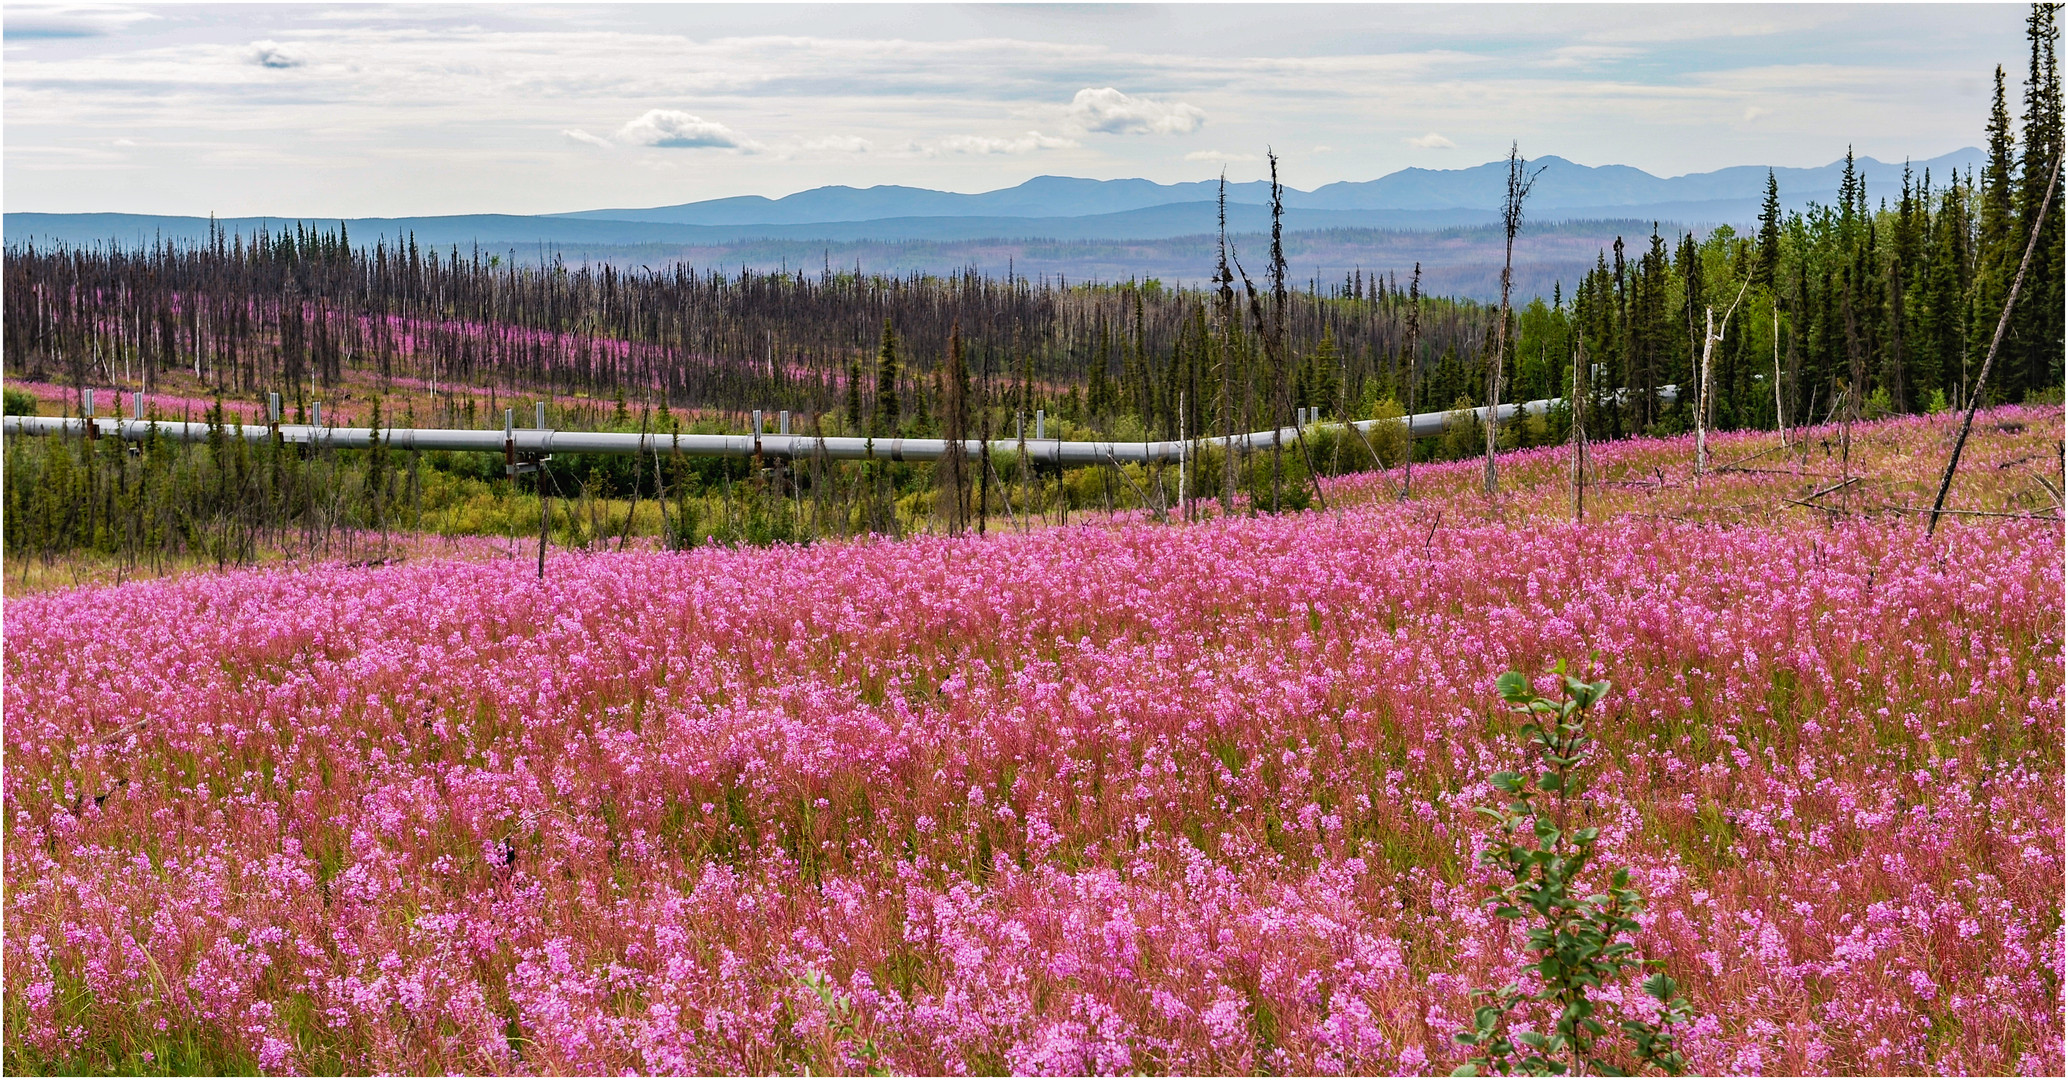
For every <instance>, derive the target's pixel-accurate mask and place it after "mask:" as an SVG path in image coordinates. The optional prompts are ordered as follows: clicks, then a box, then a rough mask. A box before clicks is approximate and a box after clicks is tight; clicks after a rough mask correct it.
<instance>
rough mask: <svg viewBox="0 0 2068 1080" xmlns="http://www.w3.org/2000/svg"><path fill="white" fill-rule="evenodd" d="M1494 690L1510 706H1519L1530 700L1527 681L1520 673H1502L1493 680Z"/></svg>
mask: <svg viewBox="0 0 2068 1080" xmlns="http://www.w3.org/2000/svg"><path fill="white" fill-rule="evenodd" d="M1494 689H1495V690H1497V691H1499V692H1500V694H1501V697H1503V698H1505V699H1507V700H1508V701H1509V702H1510V703H1512V704H1516V705H1520V704H1522V703H1524V702H1526V701H1528V700H1529V699H1530V691H1529V679H1528V678H1527V677H1525V676H1524V675H1523V674H1522V672H1520V671H1509V672H1504V673H1502V675H1501V677H1500V678H1498V679H1495V680H1494Z"/></svg>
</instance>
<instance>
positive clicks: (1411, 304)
mask: <svg viewBox="0 0 2068 1080" xmlns="http://www.w3.org/2000/svg"><path fill="white" fill-rule="evenodd" d="M1421 339H1422V264H1421V263H1420V262H1417V263H1415V276H1414V277H1412V278H1409V279H1408V282H1407V344H1406V346H1405V351H1406V353H1407V410H1406V411H1407V414H1408V415H1409V416H1413V415H1414V413H1415V370H1416V368H1417V367H1418V366H1420V365H1419V362H1418V359H1417V358H1418V355H1419V354H1418V353H1417V351H1416V350H1418V349H1419V348H1420V347H1421V344H1422V340H1421ZM1406 456H1407V467H1406V469H1405V470H1404V471H1403V472H1402V474H1401V478H1400V497H1401V499H1402V500H1406V499H1407V498H1408V497H1409V496H1410V495H1412V494H1413V493H1414V487H1415V434H1414V428H1413V427H1412V426H1410V427H1409V428H1408V433H1407V455H1406Z"/></svg>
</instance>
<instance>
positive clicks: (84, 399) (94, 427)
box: [79, 390, 101, 439]
mask: <svg viewBox="0 0 2068 1080" xmlns="http://www.w3.org/2000/svg"><path fill="white" fill-rule="evenodd" d="M79 411H80V413H81V414H82V419H84V420H85V421H86V437H87V438H89V439H98V438H100V437H101V426H100V425H99V424H96V423H94V421H93V391H91V390H82V391H80V392H79Z"/></svg>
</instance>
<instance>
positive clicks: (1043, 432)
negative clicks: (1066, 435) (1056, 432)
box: [1034, 409, 1048, 441]
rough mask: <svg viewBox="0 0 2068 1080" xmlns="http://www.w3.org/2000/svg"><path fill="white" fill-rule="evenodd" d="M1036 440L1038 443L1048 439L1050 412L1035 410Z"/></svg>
mask: <svg viewBox="0 0 2068 1080" xmlns="http://www.w3.org/2000/svg"><path fill="white" fill-rule="evenodd" d="M1034 438H1035V440H1036V441H1040V440H1042V439H1046V438H1048V410H1047V409H1036V410H1034Z"/></svg>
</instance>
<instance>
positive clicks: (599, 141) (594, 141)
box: [560, 128, 613, 150]
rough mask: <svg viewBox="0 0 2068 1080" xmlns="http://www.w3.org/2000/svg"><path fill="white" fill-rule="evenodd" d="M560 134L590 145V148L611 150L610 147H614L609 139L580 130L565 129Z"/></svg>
mask: <svg viewBox="0 0 2068 1080" xmlns="http://www.w3.org/2000/svg"><path fill="white" fill-rule="evenodd" d="M560 134H562V135H565V136H567V137H568V138H570V139H573V140H574V141H576V142H579V143H588V144H589V145H590V146H601V147H603V148H604V149H606V150H608V149H610V147H611V146H612V145H613V144H612V143H611V141H610V140H609V139H606V138H603V137H602V136H600V135H591V134H589V133H588V132H586V131H583V130H582V129H580V128H563V129H562V130H561V132H560Z"/></svg>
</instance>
